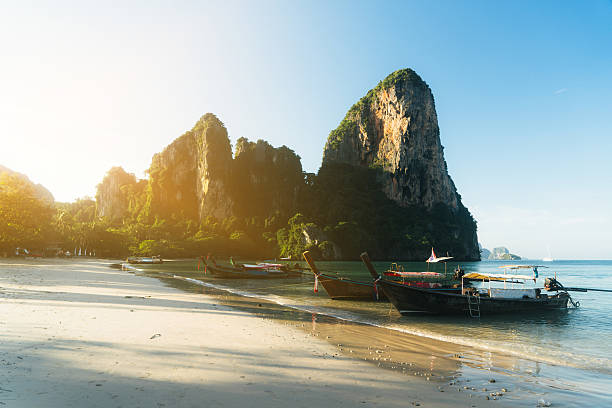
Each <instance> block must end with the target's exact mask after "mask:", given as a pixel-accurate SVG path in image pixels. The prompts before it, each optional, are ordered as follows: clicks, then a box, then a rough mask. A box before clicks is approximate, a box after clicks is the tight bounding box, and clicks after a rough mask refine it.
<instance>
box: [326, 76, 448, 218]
mask: <svg viewBox="0 0 612 408" xmlns="http://www.w3.org/2000/svg"><path fill="white" fill-rule="evenodd" d="M326 162H343V163H348V164H353V165H360V166H370V167H376V168H380V169H382V170H383V172H382V177H383V188H384V191H385V193H386V194H387V196H388V197H389V198H391V199H392V200H394V201H395V202H397V203H398V204H400V205H402V206H408V205H419V206H424V207H426V208H432V207H433V205H434V204H435V203H444V204H445V205H448V206H450V207H452V208H457V205H458V200H459V199H458V197H457V192H456V189H455V185H454V184H453V181H452V180H451V178H450V176H449V175H448V172H447V168H446V161H445V160H444V153H443V147H442V144H441V143H440V130H439V128H438V117H437V114H436V108H435V104H434V98H433V95H432V93H431V90H430V89H429V86H427V84H426V83H425V82H424V81H423V80H422V79H421V78H420V77H419V76H418V75H417V74H416V73H415V72H414V71H413V70H411V69H404V70H400V71H396V72H394V73H392V74H391V75H389V76H388V77H387V78H386V79H385V80H384V81H382V82H381V83H379V84H378V86H377V87H376V88H374V89H372V90H371V91H370V92H368V94H367V95H366V96H365V97H363V98H362V99H361V100H360V101H359V102H358V103H357V104H355V105H354V106H353V107H352V108H351V109H350V110H349V112H348V113H347V114H346V117H345V118H344V120H343V121H342V123H341V124H340V126H339V127H338V128H337V129H336V130H334V131H332V132H331V134H330V135H329V139H328V141H327V144H326V145H325V153H324V156H323V163H326Z"/></svg>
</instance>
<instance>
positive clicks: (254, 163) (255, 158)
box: [231, 137, 304, 217]
mask: <svg viewBox="0 0 612 408" xmlns="http://www.w3.org/2000/svg"><path fill="white" fill-rule="evenodd" d="M303 185H304V175H303V173H302V163H301V161H300V157H299V156H298V155H297V154H295V152H294V151H293V150H291V149H289V148H288V147H286V146H281V147H277V148H275V147H273V146H272V145H270V144H269V143H268V142H266V141H264V140H258V141H257V142H256V143H255V142H250V141H249V140H248V139H246V138H244V137H241V138H240V139H238V140H237V141H236V153H235V155H234V161H233V163H232V183H231V186H232V188H231V194H232V197H233V199H234V202H235V214H236V215H237V216H243V217H253V216H257V215H259V216H268V215H270V214H272V213H274V212H278V213H280V214H282V215H283V216H286V217H289V216H291V215H294V214H295V213H296V212H297V204H298V193H299V190H300V188H301V187H302V186H303Z"/></svg>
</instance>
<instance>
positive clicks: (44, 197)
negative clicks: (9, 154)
mask: <svg viewBox="0 0 612 408" xmlns="http://www.w3.org/2000/svg"><path fill="white" fill-rule="evenodd" d="M0 173H8V174H11V175H15V176H17V177H19V178H20V179H22V180H23V181H25V182H26V183H28V184H31V185H32V187H33V188H34V192H35V193H36V197H37V198H38V199H39V200H41V201H44V202H45V203H47V204H53V203H54V202H55V199H54V198H53V194H51V192H50V191H49V190H47V189H46V188H45V186H43V185H42V184H34V183H33V182H32V181H31V180H30V179H29V178H28V176H26V175H25V174H22V173H18V172H16V171H13V170H11V169H9V168H8V167H4V166H2V165H0Z"/></svg>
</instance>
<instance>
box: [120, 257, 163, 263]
mask: <svg viewBox="0 0 612 408" xmlns="http://www.w3.org/2000/svg"><path fill="white" fill-rule="evenodd" d="M126 261H127V263H130V264H161V263H164V260H163V259H162V258H161V256H159V255H157V256H150V257H146V256H130V257H128V259H127V260H126Z"/></svg>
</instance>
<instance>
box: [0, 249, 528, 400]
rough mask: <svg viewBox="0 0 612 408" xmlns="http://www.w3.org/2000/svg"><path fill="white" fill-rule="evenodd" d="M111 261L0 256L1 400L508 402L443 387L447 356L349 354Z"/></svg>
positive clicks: (328, 337) (330, 341)
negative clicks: (412, 370) (415, 364)
mask: <svg viewBox="0 0 612 408" xmlns="http://www.w3.org/2000/svg"><path fill="white" fill-rule="evenodd" d="M109 263H110V262H108V261H101V260H95V259H89V260H80V259H79V260H56V259H39V260H26V261H24V260H17V259H14V260H11V259H7V260H2V261H0V296H1V297H2V303H1V306H0V307H1V313H0V316H1V317H0V330H1V332H2V342H1V345H0V359H1V362H2V365H3V366H4V369H3V370H2V372H0V405H2V406H7V407H34V406H38V407H83V406H87V407H127V406H129V407H140V406H142V407H170V406H172V407H196V406H197V407H201V406H207V407H236V406H245V407H270V406H273V407H276V406H278V407H284V406H288V405H291V406H299V407H301V406H308V407H312V406H330V407H336V406H338V407H340V406H344V407H348V406H351V407H352V406H369V405H371V406H383V407H396V406H397V407H399V406H402V407H405V406H423V407H426V406H430V407H461V406H465V407H483V406H493V404H494V406H514V405H513V404H511V403H506V401H505V400H504V399H501V400H497V401H492V400H487V399H485V398H483V395H482V394H481V395H472V394H471V393H470V392H469V389H468V390H467V392H466V391H463V392H461V391H459V390H457V389H455V388H450V387H448V386H447V384H448V378H446V377H445V375H444V371H445V370H444V367H441V368H440V370H439V372H438V374H437V376H439V377H441V378H444V380H443V381H438V380H437V379H436V378H435V377H433V378H432V377H431V376H428V375H422V376H419V375H407V374H405V373H403V372H401V370H392V369H386V368H384V367H378V365H377V364H374V363H373V362H372V361H367V360H364V359H363V358H361V357H357V356H351V354H355V353H353V352H352V350H344V349H343V347H342V344H335V341H336V339H334V338H333V335H334V334H333V333H332V334H325V331H324V327H325V326H326V324H325V322H321V323H319V324H318V328H314V330H313V327H305V324H304V322H303V321H293V322H289V321H282V320H273V319H266V318H262V317H261V316H258V315H257V314H255V313H250V312H248V311H244V310H240V309H239V308H234V307H230V306H227V305H226V304H224V302H223V299H220V297H219V296H211V295H207V294H203V293H198V292H197V291H196V290H193V291H191V292H186V291H181V290H179V289H176V288H173V287H170V286H168V285H166V284H164V283H163V282H162V281H160V280H158V279H153V278H150V277H145V276H139V275H137V274H134V273H129V272H127V271H123V270H116V269H111V268H109V266H108V264H109ZM234 301H236V300H234ZM225 303H227V302H225ZM259 305H261V306H260V307H262V308H264V307H265V305H264V304H258V306H259ZM314 320H315V318H314V317H313V322H312V323H311V325H312V324H316V322H314ZM328 326H329V327H331V329H329V330H332V332H333V328H334V327H336V328H337V327H338V326H335V325H333V324H328ZM330 333H331V332H330ZM338 336H339V337H341V336H342V335H341V334H338ZM366 345H367V341H366V342H363V347H362V350H361V353H362V354H364V353H368V354H373V355H374V356H376V355H378V354H384V352H385V351H384V349H383V348H384V345H380V346H377V347H376V349H374V347H371V348H370V349H369V350H368V348H367V347H370V346H367V347H366ZM378 347H380V349H379V348H378ZM372 359H373V358H372ZM381 360H382V359H381ZM382 361H387V360H382ZM389 361H391V360H389ZM406 364H407V362H406ZM407 366H408V365H407ZM534 401H535V400H534ZM529 405H530V406H534V405H535V404H533V403H530V404H529Z"/></svg>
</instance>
